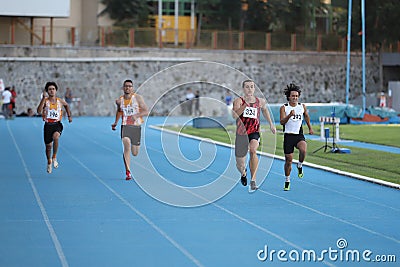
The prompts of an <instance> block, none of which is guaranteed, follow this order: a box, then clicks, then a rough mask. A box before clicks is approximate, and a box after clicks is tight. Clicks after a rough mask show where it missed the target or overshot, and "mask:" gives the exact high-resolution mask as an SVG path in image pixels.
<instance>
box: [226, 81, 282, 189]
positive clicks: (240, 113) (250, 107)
mask: <svg viewBox="0 0 400 267" xmlns="http://www.w3.org/2000/svg"><path fill="white" fill-rule="evenodd" d="M242 88H243V93H244V95H243V96H242V97H239V98H236V99H235V100H234V101H233V116H234V118H235V119H236V140H235V156H236V167H237V169H238V170H239V172H240V174H241V183H242V185H243V186H246V185H247V172H246V156H247V152H250V162H249V166H250V173H251V181H250V190H251V191H254V190H256V189H257V185H256V173H257V168H258V157H257V148H258V146H259V144H260V112H262V113H263V115H264V117H265V118H266V119H267V121H268V123H269V126H270V129H271V132H272V133H273V134H275V132H276V129H275V125H274V123H273V122H272V120H271V117H270V114H269V111H268V109H267V107H266V100H265V99H262V98H258V97H255V96H254V91H255V85H254V82H253V81H252V80H245V81H244V82H243V83H242Z"/></svg>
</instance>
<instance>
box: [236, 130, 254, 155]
mask: <svg viewBox="0 0 400 267" xmlns="http://www.w3.org/2000/svg"><path fill="white" fill-rule="evenodd" d="M253 139H254V140H257V141H260V133H259V132H255V133H251V134H249V135H239V134H236V139H235V156H236V157H238V158H242V157H244V156H246V154H247V152H248V151H249V143H250V141H251V140H253Z"/></svg>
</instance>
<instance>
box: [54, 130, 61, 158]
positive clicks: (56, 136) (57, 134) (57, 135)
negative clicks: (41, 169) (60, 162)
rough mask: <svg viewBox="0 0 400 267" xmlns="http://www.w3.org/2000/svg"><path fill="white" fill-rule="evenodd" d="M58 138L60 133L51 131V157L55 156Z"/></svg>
mask: <svg viewBox="0 0 400 267" xmlns="http://www.w3.org/2000/svg"><path fill="white" fill-rule="evenodd" d="M58 139H60V133H59V132H54V133H53V157H52V158H53V159H55V158H56V157H57V152H58Z"/></svg>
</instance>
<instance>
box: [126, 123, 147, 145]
mask: <svg viewBox="0 0 400 267" xmlns="http://www.w3.org/2000/svg"><path fill="white" fill-rule="evenodd" d="M141 129H142V127H141V126H140V125H139V126H138V125H122V126H121V139H122V138H124V137H129V139H131V145H133V146H140V138H141V136H142V131H141Z"/></svg>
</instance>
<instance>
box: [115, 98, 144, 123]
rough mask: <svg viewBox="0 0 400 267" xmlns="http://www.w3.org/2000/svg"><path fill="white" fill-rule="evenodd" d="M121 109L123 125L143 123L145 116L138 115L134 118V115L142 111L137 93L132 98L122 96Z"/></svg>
mask: <svg viewBox="0 0 400 267" xmlns="http://www.w3.org/2000/svg"><path fill="white" fill-rule="evenodd" d="M119 99H120V103H121V104H120V109H121V112H122V125H141V124H142V123H143V118H142V117H138V118H136V119H134V117H133V116H134V115H136V114H138V113H139V112H140V107H139V104H138V102H137V99H136V96H135V94H133V95H132V97H131V98H130V99H125V98H124V96H120V98H119Z"/></svg>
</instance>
